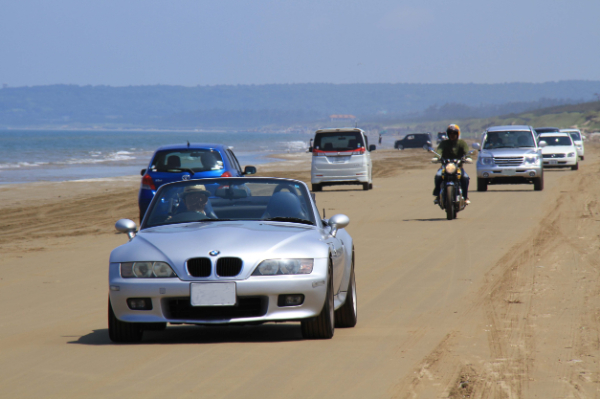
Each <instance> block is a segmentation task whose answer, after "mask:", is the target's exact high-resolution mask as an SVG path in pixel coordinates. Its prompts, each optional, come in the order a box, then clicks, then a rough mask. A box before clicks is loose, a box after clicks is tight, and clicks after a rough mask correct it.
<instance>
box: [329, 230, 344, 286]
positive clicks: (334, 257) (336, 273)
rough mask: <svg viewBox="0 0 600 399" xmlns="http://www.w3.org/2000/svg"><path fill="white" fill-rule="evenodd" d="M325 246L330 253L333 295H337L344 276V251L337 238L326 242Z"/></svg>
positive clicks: (341, 242) (331, 238)
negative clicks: (327, 246)
mask: <svg viewBox="0 0 600 399" xmlns="http://www.w3.org/2000/svg"><path fill="white" fill-rule="evenodd" d="M326 242H327V245H329V249H330V252H331V261H332V263H333V290H334V294H337V293H338V291H339V288H340V283H341V282H342V277H343V276H344V265H345V261H344V260H345V251H344V243H343V241H342V240H341V239H339V238H338V237H337V236H336V237H332V236H329V238H328V239H327V240H326Z"/></svg>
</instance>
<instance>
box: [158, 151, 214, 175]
mask: <svg viewBox="0 0 600 399" xmlns="http://www.w3.org/2000/svg"><path fill="white" fill-rule="evenodd" d="M181 168H184V169H191V170H193V171H194V173H196V172H208V171H211V170H221V169H223V158H222V157H221V154H220V153H219V151H217V150H213V149H181V150H165V151H158V152H157V153H156V155H155V156H154V159H153V160H152V167H151V169H152V171H157V172H169V171H178V170H180V169H181Z"/></svg>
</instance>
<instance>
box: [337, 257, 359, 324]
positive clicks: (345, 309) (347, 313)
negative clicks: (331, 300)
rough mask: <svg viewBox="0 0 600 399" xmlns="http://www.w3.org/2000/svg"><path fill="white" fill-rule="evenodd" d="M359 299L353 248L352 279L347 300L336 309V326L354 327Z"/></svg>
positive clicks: (349, 283)
mask: <svg viewBox="0 0 600 399" xmlns="http://www.w3.org/2000/svg"><path fill="white" fill-rule="evenodd" d="M357 304H358V301H357V298H356V280H355V278H354V248H352V266H351V267H350V281H349V282H348V290H347V292H346V302H344V304H343V305H342V307H340V308H339V309H338V310H336V311H335V326H336V327H340V328H348V327H354V326H355V325H356V320H357V319H358V306H357Z"/></svg>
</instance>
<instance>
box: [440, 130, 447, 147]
mask: <svg viewBox="0 0 600 399" xmlns="http://www.w3.org/2000/svg"><path fill="white" fill-rule="evenodd" d="M444 140H448V135H447V134H446V133H443V132H438V134H437V144H439V143H441V142H442V141H444Z"/></svg>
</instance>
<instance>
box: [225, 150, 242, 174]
mask: <svg viewBox="0 0 600 399" xmlns="http://www.w3.org/2000/svg"><path fill="white" fill-rule="evenodd" d="M227 155H228V156H229V158H230V159H231V161H232V162H231V165H232V166H233V168H234V169H235V170H236V171H237V176H243V175H244V172H243V171H242V167H241V166H240V163H239V162H238V159H237V157H236V156H235V154H234V153H233V151H231V150H230V149H227Z"/></svg>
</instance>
